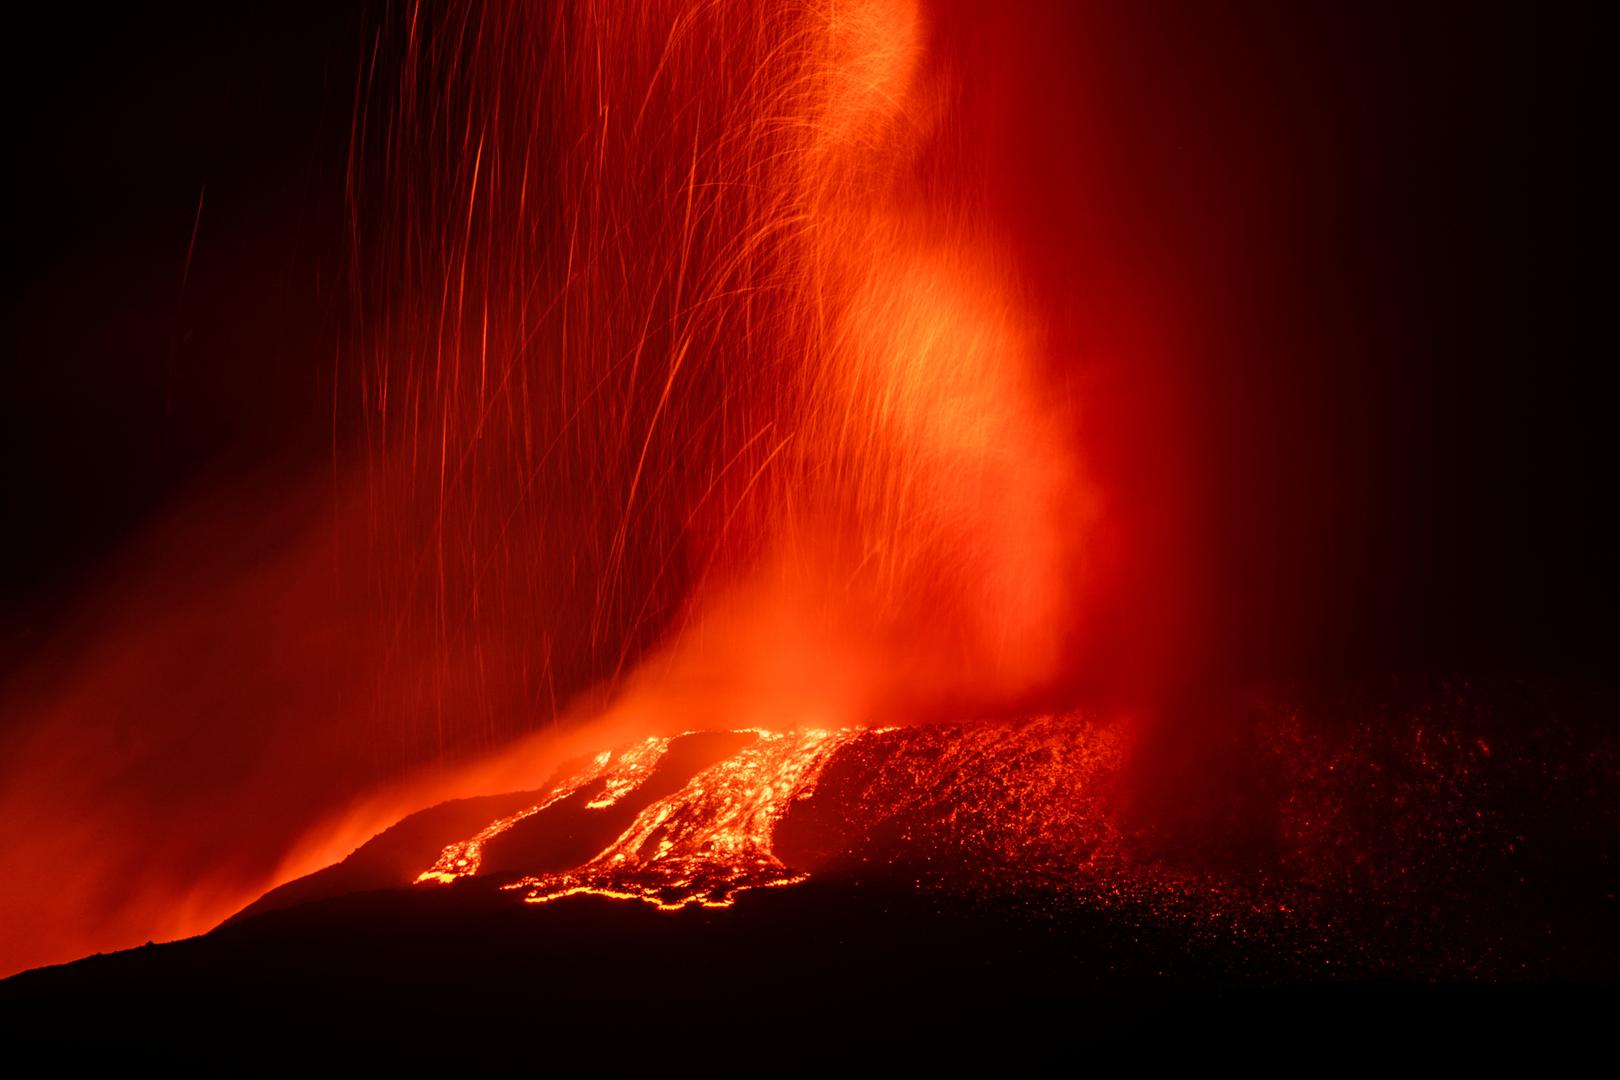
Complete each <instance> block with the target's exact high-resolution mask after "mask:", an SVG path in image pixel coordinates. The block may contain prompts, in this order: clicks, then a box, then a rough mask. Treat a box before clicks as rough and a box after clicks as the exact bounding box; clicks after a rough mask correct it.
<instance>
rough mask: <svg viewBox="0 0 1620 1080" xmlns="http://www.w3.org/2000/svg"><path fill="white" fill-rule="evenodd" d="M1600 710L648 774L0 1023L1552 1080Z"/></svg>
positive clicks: (1479, 709) (1042, 743) (77, 1029)
mask: <svg viewBox="0 0 1620 1080" xmlns="http://www.w3.org/2000/svg"><path fill="white" fill-rule="evenodd" d="M1611 707H1612V702H1610V701H1608V700H1607V699H1606V697H1605V696H1604V695H1601V694H1593V693H1592V692H1589V691H1580V690H1577V689H1574V688H1571V687H1568V686H1562V685H1557V686H1553V685H1548V684H1547V683H1545V682H1540V683H1538V682H1534V681H1524V680H1505V679H1496V680H1487V681H1484V682H1480V681H1477V680H1476V681H1470V680H1460V679H1459V680H1446V681H1438V680H1420V681H1414V680H1397V681H1385V682H1383V683H1380V684H1378V685H1376V686H1362V687H1359V688H1357V689H1356V690H1355V691H1353V692H1343V693H1339V694H1335V695H1315V696H1312V695H1304V694H1301V693H1299V692H1297V691H1296V692H1294V693H1292V694H1290V693H1285V692H1282V691H1275V690H1274V691H1272V692H1270V693H1268V694H1251V695H1248V696H1246V698H1245V699H1244V701H1243V704H1242V722H1241V723H1238V724H1233V723H1230V722H1228V723H1224V724H1223V725H1222V727H1221V730H1222V731H1223V732H1227V733H1230V732H1232V731H1234V730H1238V731H1241V732H1242V735H1241V737H1240V741H1241V743H1242V746H1241V748H1240V749H1241V753H1239V752H1238V748H1232V747H1228V748H1225V749H1222V748H1220V747H1216V746H1213V745H1206V746H1204V747H1202V748H1201V750H1200V755H1199V757H1200V760H1201V763H1202V765H1203V767H1204V768H1203V770H1202V771H1203V772H1204V773H1205V774H1206V777H1208V776H1209V774H1210V773H1211V772H1212V770H1211V769H1210V768H1209V766H1210V765H1211V764H1212V763H1213V764H1216V765H1219V764H1220V763H1222V762H1225V763H1227V764H1230V763H1232V762H1236V761H1239V760H1241V761H1243V762H1246V763H1248V764H1247V765H1246V766H1245V767H1244V768H1243V769H1242V770H1240V771H1239V772H1232V771H1230V770H1227V771H1226V772H1224V773H1222V772H1221V771H1220V770H1219V769H1216V770H1213V772H1214V773H1215V774H1216V775H1215V777H1214V778H1213V779H1209V778H1206V780H1205V782H1204V783H1203V785H1202V790H1201V791H1199V792H1197V793H1196V796H1195V797H1193V798H1190V799H1189V796H1188V793H1187V792H1186V791H1185V790H1180V791H1178V795H1177V797H1176V798H1175V799H1173V800H1167V799H1165V798H1164V796H1163V793H1162V792H1160V791H1158V790H1156V782H1147V781H1144V780H1143V778H1141V777H1139V776H1136V775H1134V774H1133V768H1132V766H1131V764H1130V762H1131V760H1132V757H1131V755H1130V754H1129V753H1128V750H1129V748H1130V747H1131V746H1132V745H1133V744H1135V743H1136V742H1138V741H1140V740H1141V739H1144V738H1152V737H1153V736H1152V735H1151V733H1143V732H1141V731H1139V730H1136V729H1135V727H1134V725H1133V724H1132V723H1131V722H1129V721H1126V720H1120V719H1112V720H1111V719H1107V718H1103V717H1098V716H1091V715H1086V714H1067V715H1054V716H1046V717H1039V718H1029V719H1025V720H1021V721H1017V722H1005V721H1000V722H991V721H983V722H963V723H940V724H933V725H921V726H910V727H893V728H850V729H846V730H841V731H829V730H799V731H786V732H776V731H771V730H768V729H760V730H744V731H703V730H694V731H691V732H687V733H684V734H680V735H676V736H672V737H651V738H646V739H643V740H639V741H636V742H633V743H631V744H628V745H622V746H617V747H613V748H610V749H605V750H603V751H602V752H600V753H598V754H596V755H594V756H592V757H589V758H586V759H583V760H580V761H575V762H570V763H569V764H567V765H565V766H564V767H562V768H561V769H559V770H558V772H557V773H556V775H555V776H554V777H553V778H552V779H551V781H550V782H549V783H548V784H546V785H545V786H544V787H542V788H540V789H536V790H533V791H525V792H513V793H508V794H503V795H495V796H484V797H479V798H473V799H463V800H455V801H451V802H447V803H444V804H441V805H439V806H435V807H432V808H430V809H426V810H423V811H421V812H419V813H416V814H413V815H410V816H409V817H407V818H405V819H403V820H402V821H400V822H398V823H397V824H396V825H394V826H393V827H392V828H390V829H388V830H386V831H384V832H383V833H381V834H379V835H378V836H376V837H374V838H373V839H372V840H370V841H369V842H367V843H366V844H364V845H363V846H361V847H360V848H358V849H357V850H356V851H354V852H353V853H352V854H350V855H349V856H348V857H347V858H346V859H344V860H342V861H341V862H339V863H337V864H335V865H333V866H330V867H328V868H326V869H323V870H321V871H319V872H317V873H315V874H311V875H309V876H306V877H304V878H301V879H299V880H296V881H293V882H289V883H288V884H286V885H284V886H281V887H280V888H277V889H275V890H272V891H271V892H269V893H267V894H266V895H265V896H263V897H261V898H260V899H259V900H257V901H256V902H255V903H253V904H251V905H250V906H248V907H247V908H246V909H244V910H243V911H241V912H239V913H238V914H237V915H235V916H234V917H232V918H231V919H230V920H228V921H227V922H226V923H225V924H224V925H222V926H221V927H219V928H217V929H216V930H214V931H212V932H211V933H208V934H205V935H203V936H201V937H198V938H193V939H190V940H185V941H180V942H175V943H172V944H166V945H148V946H147V947H144V948H138V949H132V950H128V951H125V952H121V953H116V954H111V955H107V956H96V957H92V958H90V959H87V960H83V961H80V962H77V963H74V964H69V965H65V966H62V967H57V968H49V969H42V970H39V971H35V972H30V973H25V974H23V975H20V976H16V977H14V978H12V979H10V980H7V981H6V982H5V983H4V984H3V987H0V1001H3V1002H4V1012H5V1015H6V1017H7V1021H8V1026H13V1025H15V1027H14V1030H19V1031H27V1032H31V1033H32V1034H33V1035H35V1036H38V1035H39V1034H40V1033H41V1032H48V1033H51V1035H52V1036H53V1037H55V1036H60V1037H64V1038H65V1037H72V1038H74V1039H76V1040H84V1039H89V1040H91V1041H97V1040H103V1039H105V1040H109V1041H110V1042H112V1043H114V1044H126V1045H127V1044H134V1045H143V1046H148V1047H154V1046H155V1047H163V1048H166V1049H170V1050H175V1049H179V1050H184V1049H188V1048H189V1049H193V1050H195V1049H197V1048H198V1047H199V1046H203V1045H213V1044H214V1043H216V1042H217V1043H219V1044H220V1045H225V1044H227V1043H228V1044H230V1045H233V1046H241V1045H249V1043H246V1042H243V1041H241V1040H244V1039H253V1038H268V1037H271V1036H272V1035H273V1036H274V1038H275V1039H276V1040H278V1041H279V1042H281V1043H283V1044H286V1045H303V1044H304V1043H309V1044H318V1045H321V1046H325V1047H332V1046H336V1047H340V1048H343V1049H345V1050H346V1051H347V1052H350V1053H354V1054H357V1055H360V1056H363V1057H376V1058H379V1059H384V1060H394V1061H401V1062H404V1061H414V1062H417V1063H418V1064H420V1063H421V1062H422V1061H423V1060H427V1059H429V1058H431V1057H432V1056H433V1055H435V1054H443V1053H451V1054H452V1061H453V1062H454V1063H457V1064H466V1063H468V1062H472V1061H477V1060H482V1059H484V1058H486V1057H487V1058H491V1059H499V1060H519V1059H522V1057H523V1056H524V1054H525V1052H526V1051H527V1050H528V1044H527V1043H526V1041H525V1040H526V1039H527V1038H529V1037H530V1036H531V1034H532V1031H533V1030H534V1029H535V1028H536V1027H537V1026H538V1027H540V1028H547V1027H555V1026H559V1025H563V1026H566V1025H579V1024H587V1025H591V1024H595V1025H605V1026H610V1027H615V1028H618V1027H623V1026H625V1025H630V1026H631V1027H635V1028H638V1029H639V1028H646V1029H656V1028H658V1027H659V1026H660V1025H663V1024H698V1025H716V1024H745V1025H747V1026H748V1027H749V1028H750V1029H751V1030H755V1031H760V1032H765V1031H771V1030H776V1029H788V1028H793V1027H795V1026H796V1025H820V1024H826V1023H828V1022H831V1021H835V1020H836V1021H837V1022H838V1023H840V1024H842V1025H846V1027H845V1030H846V1033H847V1031H850V1030H858V1031H861V1032H864V1033H865V1034H869V1035H870V1034H874V1033H879V1032H881V1031H882V1030H885V1029H886V1030H887V1031H888V1033H889V1035H891V1036H893V1035H895V1034H896V1033H897V1032H899V1031H903V1030H909V1028H906V1027H904V1026H902V1027H900V1028H896V1027H894V1026H893V1025H896V1024H900V1025H913V1024H923V1025H928V1026H932V1027H937V1026H938V1025H941V1024H953V1025H960V1024H966V1025H969V1026H970V1029H971V1027H972V1026H975V1025H989V1024H1001V1023H1008V1022H1014V1021H1016V1022H1018V1023H1020V1024H1022V1025H1024V1027H1025V1030H1026V1038H1027V1039H1034V1040H1035V1041H1036V1042H1040V1041H1041V1039H1042V1038H1057V1037H1059V1036H1061V1037H1063V1038H1070V1037H1079V1036H1083V1037H1085V1038H1086V1039H1089V1040H1094V1041H1108V1040H1116V1039H1138V1038H1142V1037H1144V1036H1145V1035H1146V1034H1147V1033H1148V1032H1150V1031H1152V1030H1154V1029H1156V1028H1159V1027H1161V1026H1163V1025H1166V1024H1171V1025H1176V1026H1177V1029H1178V1030H1182V1031H1185V1032H1189V1033H1191V1032H1198V1033H1213V1032H1217V1031H1225V1032H1226V1033H1227V1034H1228V1035H1230V1034H1231V1033H1232V1031H1233V1030H1234V1025H1236V1027H1237V1029H1242V1030H1247V1029H1249V1028H1250V1027H1252V1026H1253V1025H1254V1023H1255V1016H1256V1014H1263V1015H1264V1016H1266V1017H1267V1020H1266V1023H1267V1024H1268V1025H1270V1026H1272V1027H1273V1029H1274V1030H1273V1034H1272V1036H1271V1039H1272V1043H1271V1044H1270V1045H1271V1046H1272V1047H1273V1048H1275V1047H1277V1046H1292V1045H1294V1044H1295V1043H1296V1042H1299V1041H1302V1040H1306V1039H1315V1038H1319V1037H1344V1036H1346V1035H1349V1034H1351V1033H1353V1032H1355V1031H1357V1030H1358V1029H1361V1028H1362V1027H1363V1025H1367V1024H1374V1023H1375V1024H1379V1025H1385V1026H1386V1030H1394V1031H1398V1032H1400V1033H1402V1034H1403V1036H1405V1037H1421V1038H1425V1039H1429V1040H1446V1039H1450V1038H1452V1037H1454V1034H1455V1031H1456V1029H1457V1026H1458V1025H1470V1026H1477V1025H1483V1024H1486V1023H1496V1022H1499V1021H1500V1022H1503V1023H1511V1024H1512V1025H1513V1027H1512V1030H1513V1031H1516V1032H1518V1033H1520V1034H1522V1035H1524V1036H1526V1037H1533V1038H1534V1039H1536V1040H1542V1039H1545V1038H1546V1037H1547V1036H1548V1033H1549V1032H1553V1031H1556V1032H1558V1033H1560V1037H1561V1038H1563V1039H1564V1040H1565V1045H1578V1044H1581V1043H1584V1042H1588V1041H1591V1040H1593V1039H1595V1038H1597V1037H1598V1035H1599V1033H1600V1031H1601V1030H1602V1027H1603V1024H1604V1021H1603V1020H1602V1017H1603V1016H1605V1015H1607V1011H1608V1010H1609V1009H1611V1008H1612V1007H1613V1005H1614V1003H1615V999H1614V993H1613V986H1614V980H1615V976H1616V974H1617V968H1616V962H1617V959H1620V950H1617V946H1620V931H1617V927H1620V920H1617V918H1616V914H1617V911H1616V903H1617V900H1616V897H1617V892H1620V872H1617V868H1620V863H1617V856H1620V814H1617V812H1616V811H1617V807H1620V799H1617V798H1616V796H1617V795H1620V787H1617V778H1620V744H1617V743H1616V742H1615V740H1614V739H1613V738H1612V736H1611V735H1610V734H1609V733H1608V732H1607V728H1606V725H1607V717H1608V716H1609V715H1610V713H1609V709H1610V708H1611ZM1529 720H1533V721H1534V724H1533V730H1535V731H1536V732H1537V733H1538V734H1537V735H1536V737H1535V738H1533V739H1527V738H1525V737H1524V736H1523V734H1522V733H1523V732H1524V731H1525V730H1527V723H1526V722H1527V721H1529ZM1185 779H1186V778H1185V777H1183V778H1179V780H1178V783H1179V782H1180V780H1185ZM1194 804H1196V805H1197V807H1198V813H1197V815H1196V817H1197V820H1196V821H1193V820H1191V819H1189V818H1187V817H1185V816H1178V815H1184V814H1185V811H1186V807H1188V806H1189V805H1194ZM1171 806H1173V807H1174V808H1175V813H1167V812H1166V807H1171ZM181 1017H183V1018H184V1021H183V1023H180V1024H177V1022H176V1020H177V1018H181ZM88 1018H94V1020H93V1021H91V1020H89V1019H88ZM1032 1024H1035V1025H1036V1026H1034V1027H1031V1025H1032ZM964 1030H966V1029H964ZM455 1031H469V1032H470V1031H476V1032H477V1033H478V1034H477V1035H476V1037H474V1036H470V1035H469V1036H467V1037H465V1038H463V1037H461V1036H455V1037H452V1036H450V1035H449V1034H448V1033H449V1032H455ZM649 1038H652V1036H650V1035H649ZM447 1043H450V1044H451V1045H448V1046H447V1045H446V1044H447Z"/></svg>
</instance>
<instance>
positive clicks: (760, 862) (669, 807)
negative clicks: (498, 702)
mask: <svg viewBox="0 0 1620 1080" xmlns="http://www.w3.org/2000/svg"><path fill="white" fill-rule="evenodd" d="M688 734H694V733H688ZM749 734H752V735H753V736H754V740H753V741H752V742H751V743H749V744H748V745H747V746H745V747H744V748H743V749H741V750H740V751H738V752H737V753H736V754H734V755H732V756H731V757H728V758H726V759H724V760H722V761H720V762H718V763H716V764H714V765H710V766H709V767H708V768H706V769H703V770H702V771H700V772H699V773H698V774H697V775H696V776H694V777H692V779H691V780H689V781H688V782H687V783H686V785H685V786H684V787H682V788H681V789H680V790H679V791H677V792H675V793H674V794H672V795H667V796H665V797H663V798H661V799H658V800H657V801H656V802H653V803H652V804H651V805H649V806H648V807H646V808H645V809H643V810H642V811H641V813H640V814H639V815H637V817H636V819H635V821H634V822H632V823H631V825H630V827H629V828H628V829H626V830H625V831H624V832H623V833H622V834H621V835H620V836H619V837H618V839H616V840H614V841H613V843H611V844H609V845H608V846H607V848H606V849H605V850H603V851H602V852H600V853H599V854H598V855H597V856H596V857H595V858H593V859H591V860H590V861H589V862H587V863H586V864H585V865H583V866H581V867H578V868H577V869H573V870H567V871H562V872H559V873H551V874H540V875H529V876H525V877H523V878H521V879H519V880H517V881H514V882H510V883H508V884H506V885H504V886H503V888H507V889H523V890H527V891H526V894H525V896H524V899H525V900H527V901H528V902H530V903H544V902H546V901H548V900H555V899H557V898H558V897H562V896H571V895H576V894H580V893H591V894H595V895H598V896H608V897H614V898H618V899H625V900H644V901H647V902H648V903H651V904H654V905H656V906H657V907H660V908H664V909H666V910H672V909H675V908H680V907H685V906H686V905H688V904H701V905H703V906H705V907H726V906H729V905H730V904H731V903H732V901H733V899H734V897H735V896H736V894H737V893H739V892H742V891H744V890H746V889H757V888H766V887H772V886H780V885H791V884H793V883H795V882H798V881H802V880H804V878H805V877H806V875H805V874H803V873H801V872H796V871H794V870H792V869H790V868H789V867H788V866H786V865H785V864H784V863H783V862H782V860H781V859H779V858H778V857H777V856H776V854H775V852H774V851H773V850H772V847H771V843H772V837H773V835H774V833H775V830H776V826H777V824H778V823H779V822H780V821H781V820H782V818H783V817H784V816H785V815H786V813H787V810H788V808H789V807H790V806H791V805H792V803H793V802H794V801H795V800H798V799H804V798H808V797H809V796H810V795H812V794H813V793H814V792H815V787H816V781H817V779H818V778H819V777H820V775H821V771H822V769H823V768H825V766H826V764H827V762H828V761H829V760H831V758H832V756H833V755H834V754H835V753H836V752H837V751H838V750H839V749H841V748H842V747H844V746H846V745H848V744H849V743H851V742H852V741H853V740H855V739H857V738H859V737H860V736H862V735H865V734H869V731H868V730H867V729H865V728H845V729H842V730H837V731H834V730H827V729H812V730H802V731H793V732H775V731H764V730H757V731H752V732H750V733H749ZM673 741H674V740H673V739H669V738H649V739H647V740H645V741H644V742H642V743H639V744H637V745H636V746H633V747H631V748H629V749H626V750H623V751H619V752H617V753H611V752H603V753H600V754H598V755H596V757H595V758H593V759H592V760H591V761H590V762H589V763H588V764H587V765H586V766H584V767H583V768H582V769H580V770H579V771H578V772H576V773H574V774H572V775H570V776H567V777H565V778H563V779H562V780H561V781H560V782H559V783H558V785H557V786H556V787H555V788H554V789H553V791H552V793H551V794H550V795H549V796H548V797H547V798H546V799H545V800H544V801H542V802H540V803H538V804H536V805H535V806H532V807H529V808H528V809H526V810H522V811H520V812H518V813H516V814H513V815H511V816H508V817H505V818H501V819H500V820H498V821H495V822H493V823H491V824H490V825H489V826H488V827H486V828H484V829H483V830H481V831H480V832H479V833H478V834H477V835H476V836H474V837H472V838H470V839H467V840H463V841H460V842H458V843H455V844H451V845H449V846H448V847H446V848H445V849H444V852H443V853H442V854H441V855H440V856H439V859H438V861H436V862H435V863H434V864H433V866H432V867H430V868H429V869H428V870H426V871H424V872H423V873H422V874H421V876H420V877H418V878H417V882H418V883H423V882H430V881H437V882H450V881H454V880H455V879H456V878H459V877H466V876H470V875H475V874H477V873H478V871H479V868H480V863H481V859H482V850H483V845H484V844H485V843H486V842H487V841H489V840H490V839H492V838H494V837H495V836H498V835H500V834H501V833H503V832H506V831H507V830H509V829H510V828H511V827H512V826H513V825H515V824H517V823H518V822H519V821H522V820H524V819H525V818H528V817H532V816H533V815H535V814H537V813H539V812H541V811H542V810H545V809H547V808H549V807H551V806H555V805H556V804H557V803H559V802H561V801H562V800H563V799H566V798H568V797H569V796H570V795H574V794H576V793H578V792H581V791H583V790H585V789H586V788H587V787H588V786H589V785H591V784H593V783H597V784H599V793H598V794H596V795H595V797H594V798H592V799H591V801H589V802H587V803H586V804H585V809H587V810H597V811H600V810H605V809H607V808H609V807H611V806H613V805H614V804H615V803H617V802H619V801H620V800H621V799H623V798H624V797H625V796H626V795H628V794H630V793H631V792H632V791H634V790H635V789H636V788H637V787H639V786H640V785H641V784H642V783H643V782H644V781H645V780H646V779H647V778H648V776H649V775H650V774H651V772H652V770H653V768H654V767H655V766H656V765H657V763H658V761H659V759H660V758H662V757H663V756H664V755H665V754H666V753H667V752H668V750H669V747H670V744H671V743H672V742H673Z"/></svg>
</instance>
